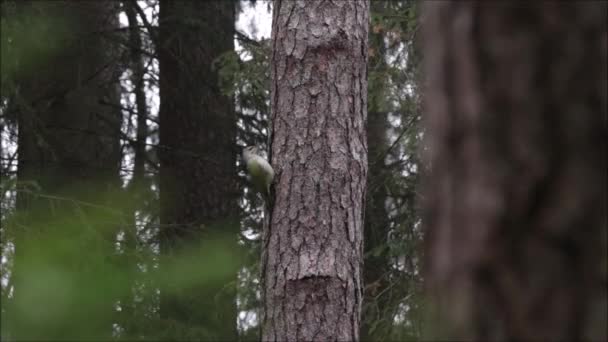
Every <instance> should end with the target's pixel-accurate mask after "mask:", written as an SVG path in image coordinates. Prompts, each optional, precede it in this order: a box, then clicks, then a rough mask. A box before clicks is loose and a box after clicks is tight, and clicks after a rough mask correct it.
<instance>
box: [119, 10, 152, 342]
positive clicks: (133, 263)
mask: <svg viewBox="0 0 608 342" xmlns="http://www.w3.org/2000/svg"><path fill="white" fill-rule="evenodd" d="M136 6H139V5H138V4H137V3H136V2H135V1H125V2H123V8H124V12H125V14H126V16H127V20H128V22H129V32H128V41H129V49H130V51H129V62H130V67H131V72H132V74H131V83H132V84H133V93H134V95H135V108H136V112H137V130H136V141H135V153H134V157H133V176H132V178H131V182H130V183H129V188H128V190H129V196H132V197H131V198H132V201H131V202H130V203H131V206H130V207H129V210H128V217H129V218H130V220H131V222H130V223H131V224H130V225H128V226H127V227H126V228H125V230H124V234H125V235H124V240H123V244H124V248H123V253H124V255H123V264H124V267H125V271H126V274H129V275H130V277H129V278H128V279H129V282H128V285H127V286H128V287H129V291H127V292H126V293H125V296H124V297H123V299H122V300H121V311H120V313H121V317H122V326H123V329H124V330H123V333H122V335H123V336H124V337H125V338H127V339H128V338H134V337H135V336H138V334H139V333H140V332H141V330H142V329H141V327H140V326H139V324H137V322H138V320H134V319H133V317H134V316H135V315H137V314H138V313H137V308H136V301H135V300H134V299H135V298H134V296H136V294H135V293H134V292H135V291H136V285H137V284H136V282H137V279H138V278H139V277H138V275H139V274H140V272H139V269H138V265H137V258H134V256H135V255H136V253H137V240H138V237H137V224H138V222H137V212H138V210H140V209H141V208H143V207H144V200H145V198H143V194H145V193H146V191H145V189H144V187H145V186H146V184H147V183H146V182H145V177H146V175H145V165H146V139H147V138H148V123H147V118H148V106H147V104H146V88H145V79H144V77H145V72H146V68H145V65H144V59H143V56H142V53H141V52H142V51H143V49H144V46H143V44H142V39H141V30H140V28H139V22H138V20H137V9H136Z"/></svg>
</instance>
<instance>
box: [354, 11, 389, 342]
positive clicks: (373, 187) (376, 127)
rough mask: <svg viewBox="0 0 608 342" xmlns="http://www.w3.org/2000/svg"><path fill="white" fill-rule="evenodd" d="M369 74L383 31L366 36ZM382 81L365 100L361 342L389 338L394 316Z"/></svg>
mask: <svg viewBox="0 0 608 342" xmlns="http://www.w3.org/2000/svg"><path fill="white" fill-rule="evenodd" d="M385 6H386V3H385V2H383V1H374V2H372V3H371V11H372V12H374V11H378V12H380V11H381V9H383V8H384V7H385ZM369 47H370V51H372V53H370V57H369V68H370V72H373V71H377V72H378V73H381V72H382V71H383V70H386V59H385V58H386V55H385V54H386V48H385V45H384V34H383V31H380V30H378V31H374V30H372V32H370V33H369ZM384 81H385V78H381V77H377V78H374V79H370V82H369V94H370V96H369V98H368V101H369V102H368V110H369V114H368V121H367V144H368V146H369V149H368V151H369V152H368V154H369V173H368V177H367V194H366V201H365V204H366V206H365V225H364V237H365V243H364V255H365V264H364V265H365V266H364V268H363V284H364V289H365V291H364V293H363V295H364V297H363V312H362V321H361V340H363V341H372V340H377V339H378V338H379V337H380V336H388V333H389V331H390V328H391V326H392V321H393V317H392V316H393V314H392V312H390V303H388V302H387V300H388V299H389V298H390V293H389V292H387V291H385V290H386V288H387V286H388V285H389V283H388V275H387V274H388V273H390V270H391V265H390V258H389V255H388V250H389V249H388V231H389V219H388V212H387V210H386V201H387V196H388V193H387V185H386V184H385V182H386V181H387V178H388V175H387V171H386V166H385V163H384V158H383V156H385V153H386V151H387V150H388V148H389V145H388V141H387V130H388V127H389V123H388V116H387V113H386V112H385V111H383V109H382V103H381V101H383V100H384V99H385V93H384V89H386V86H387V85H386V84H385V82H384Z"/></svg>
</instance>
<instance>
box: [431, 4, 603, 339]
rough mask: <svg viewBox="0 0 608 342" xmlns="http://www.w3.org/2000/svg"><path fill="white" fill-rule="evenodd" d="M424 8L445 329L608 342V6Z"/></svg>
mask: <svg viewBox="0 0 608 342" xmlns="http://www.w3.org/2000/svg"><path fill="white" fill-rule="evenodd" d="M425 5H426V8H425V9H426V13H425V18H426V22H425V25H426V27H425V29H426V32H425V39H426V50H425V53H424V56H425V59H426V60H425V62H426V73H427V76H428V80H429V89H428V92H427V93H426V96H427V100H426V104H427V118H426V119H427V138H428V139H427V142H428V144H429V149H430V154H429V156H428V157H429V159H428V162H429V164H430V167H431V170H432V171H431V175H430V177H429V179H428V182H427V198H426V201H427V206H426V210H427V211H426V214H425V219H426V225H427V229H428V235H427V237H426V238H427V241H426V242H427V252H426V256H427V260H426V262H427V280H428V282H429V284H430V289H431V291H432V293H433V294H435V295H436V297H435V298H436V300H437V305H438V309H439V311H440V314H441V316H443V318H444V319H447V321H448V322H449V325H448V326H447V327H446V328H447V330H446V331H444V332H443V333H444V334H447V337H449V338H451V339H475V340H481V341H488V340H504V339H509V340H531V341H558V340H559V341H561V340H564V341H578V340H597V341H600V340H606V325H607V323H608V322H607V313H606V310H607V302H606V286H607V280H608V279H607V273H606V267H607V260H606V258H607V256H606V249H607V246H606V239H607V236H606V131H605V127H606V111H607V99H606V97H607V91H608V89H607V87H606V72H607V70H606V65H607V60H606V59H607V58H606V56H607V46H606V44H607V43H606V37H607V30H606V25H607V18H606V16H607V13H608V9H607V5H606V3H605V2H577V3H547V2H531V3H529V4H526V5H522V4H520V3H500V4H493V5H491V6H484V5H481V3H480V2H429V3H425ZM435 337H446V336H435Z"/></svg>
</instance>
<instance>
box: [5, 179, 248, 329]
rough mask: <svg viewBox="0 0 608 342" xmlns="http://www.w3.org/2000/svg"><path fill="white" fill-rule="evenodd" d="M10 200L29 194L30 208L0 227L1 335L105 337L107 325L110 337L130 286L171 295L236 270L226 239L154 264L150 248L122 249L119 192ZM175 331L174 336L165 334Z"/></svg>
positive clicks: (122, 200)
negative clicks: (6, 285) (8, 260)
mask: <svg viewBox="0 0 608 342" xmlns="http://www.w3.org/2000/svg"><path fill="white" fill-rule="evenodd" d="M6 185H7V183H5V182H3V186H6ZM18 196H29V197H32V199H31V201H33V202H35V206H33V207H31V209H28V210H22V211H16V212H13V213H12V214H11V215H9V216H8V217H7V218H6V219H5V220H4V221H3V222H2V224H3V229H4V230H5V231H6V234H5V235H4V236H3V243H4V246H9V245H10V246H14V248H16V250H15V261H14V264H13V267H12V269H11V273H12V274H10V276H11V277H10V279H11V281H12V282H13V283H12V285H14V286H15V291H14V292H13V293H11V294H10V295H7V298H5V299H6V300H4V301H2V309H3V311H6V312H7V313H8V315H9V317H10V318H7V322H6V324H5V325H3V329H2V330H3V334H4V336H8V337H10V336H16V337H20V338H34V339H36V338H41V337H44V338H51V339H66V338H83V337H87V338H93V339H107V338H108V335H107V334H108V333H109V332H110V331H112V326H114V328H113V329H114V332H115V333H118V332H119V331H120V329H121V328H124V327H121V326H120V324H119V323H120V322H119V321H118V319H117V318H118V317H119V315H117V313H120V312H121V311H122V310H124V309H125V308H124V306H123V303H122V302H121V300H122V299H124V298H127V297H129V295H130V294H131V293H132V292H133V291H134V290H135V291H136V292H137V285H136V286H135V287H133V285H134V284H138V283H139V284H143V283H148V284H153V286H154V288H159V287H162V288H166V289H168V290H169V291H171V293H173V294H180V293H182V292H188V291H191V290H192V289H198V290H202V291H204V289H205V288H206V287H217V286H218V285H217V283H218V282H221V281H222V282H223V281H224V279H225V278H226V277H227V276H230V275H231V274H234V270H235V267H236V266H237V265H238V263H237V260H238V259H239V258H240V256H239V255H238V251H237V250H234V248H228V246H229V245H230V244H229V241H230V239H231V238H233V237H230V236H216V237H213V238H207V239H203V241H202V242H201V243H200V244H192V245H190V246H188V248H185V249H183V250H180V252H179V253H178V254H176V255H173V256H172V257H170V258H167V259H165V261H163V264H162V266H161V265H160V264H159V255H158V250H157V249H156V251H155V249H154V248H151V249H147V248H146V249H141V248H140V247H141V246H138V245H132V246H129V245H127V243H126V242H125V232H126V231H128V226H127V225H128V222H130V218H129V217H128V216H126V214H125V213H123V212H122V211H121V209H120V208H127V207H128V205H127V201H128V198H129V196H126V195H125V194H124V193H120V192H118V193H108V194H106V195H104V196H101V197H96V198H95V200H94V201H93V202H83V201H78V200H75V199H74V197H77V196H74V197H72V198H60V197H56V196H51V195H48V194H44V193H41V192H34V191H31V190H24V192H22V193H18ZM226 231H229V229H228V228H227V229H226ZM5 248H6V247H5ZM150 261H151V262H150ZM133 265H134V266H136V267H131V266H133ZM6 276H7V275H6V274H4V273H3V275H2V277H3V278H4V277H6ZM150 290H153V289H148V290H147V291H150ZM142 296H143V293H139V294H138V295H136V297H142ZM154 321H156V322H157V323H154V324H152V323H150V322H154ZM159 322H162V320H161V319H160V317H159V316H158V314H156V315H153V316H152V317H148V323H147V324H150V325H153V326H159V324H160V325H161V326H165V327H166V326H167V325H168V324H169V323H167V322H162V323H159ZM135 325H137V323H135ZM186 328H187V329H186ZM138 329H140V330H141V331H145V330H147V329H145V327H138ZM178 330H179V334H180V335H173V336H171V335H170V333H171V332H172V331H173V332H175V333H177V332H176V331H178ZM202 331H203V330H202V328H201V327H196V326H192V327H182V328H181V330H180V329H177V328H175V327H173V329H168V330H167V329H162V330H160V329H159V330H155V329H152V330H149V331H148V333H153V335H147V336H146V338H152V339H156V338H158V339H164V338H168V337H169V336H171V337H172V338H176V337H177V338H180V337H183V336H191V337H194V338H201V336H205V335H204V334H203V332H202ZM158 334H162V335H158ZM201 334H203V335H201ZM123 337H124V336H123Z"/></svg>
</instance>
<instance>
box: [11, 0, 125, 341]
mask: <svg viewBox="0 0 608 342" xmlns="http://www.w3.org/2000/svg"><path fill="white" fill-rule="evenodd" d="M116 5H117V3H115V2H112V1H100V2H95V3H93V2H71V1H53V2H19V3H18V4H17V6H18V10H19V14H20V15H21V17H20V19H21V22H20V25H23V32H29V31H30V30H32V27H34V29H33V30H36V28H43V27H45V26H46V29H44V30H39V31H35V32H38V33H39V35H38V36H36V37H30V36H28V35H27V34H23V35H21V36H18V38H17V40H16V42H15V45H16V46H17V49H19V51H20V52H19V57H18V58H19V65H20V66H21V69H20V70H19V71H18V79H19V91H18V100H17V101H18V106H19V108H18V127H19V137H18V151H19V167H18V179H19V181H20V182H21V184H22V186H25V184H28V182H35V183H36V184H37V187H39V190H38V189H34V188H32V187H27V188H28V189H30V190H32V189H34V190H33V193H30V192H27V191H21V192H19V193H18V197H17V209H18V211H19V212H20V213H21V214H22V215H23V217H26V218H25V219H24V220H23V222H22V224H23V227H25V228H23V229H22V230H20V231H19V232H18V235H17V238H16V239H17V240H16V246H15V250H16V252H15V253H16V254H15V264H14V268H13V272H14V273H13V275H14V284H15V290H14V300H13V302H14V303H13V304H14V305H12V312H11V313H10V316H11V318H10V319H11V320H12V322H13V324H14V325H11V326H10V327H8V328H9V329H14V331H13V333H14V337H15V338H17V339H25V340H33V339H42V338H44V339H66V338H76V339H83V338H95V339H99V338H109V337H110V336H111V333H112V317H113V311H114V301H115V300H116V299H117V298H116V297H114V296H113V295H112V293H113V292H112V291H111V290H110V289H107V291H104V292H103V293H96V297H95V298H88V297H87V296H85V295H82V293H83V292H84V291H87V290H85V289H90V290H88V291H95V288H94V287H92V286H94V283H95V281H96V280H95V279H97V280H98V279H99V278H95V277H101V276H103V273H104V270H105V266H106V264H104V260H91V258H94V259H98V258H100V255H102V256H108V257H109V256H110V255H111V254H112V251H113V243H112V241H113V239H114V237H115V233H116V228H117V224H118V223H117V221H114V222H116V225H115V224H109V223H108V222H111V220H113V219H116V217H108V216H106V215H107V211H104V210H101V211H97V210H95V209H93V208H92V207H90V206H88V205H86V204H83V203H91V204H95V205H101V206H106V207H109V203H108V202H106V201H105V199H104V196H105V195H106V194H111V193H112V192H113V191H115V190H116V189H117V188H118V187H119V186H120V179H119V167H120V159H121V154H120V140H119V136H120V125H121V111H120V110H119V109H117V106H118V104H119V87H118V76H119V75H120V68H119V66H120V64H119V63H118V62H117V59H116V58H117V53H116V52H117V49H116V47H115V46H114V45H113V42H112V41H111V40H110V39H108V38H109V37H108V34H109V33H110V32H112V30H113V29H115V28H116V27H117V26H118V21H117V15H116V14H117V6H116ZM104 30H105V31H104ZM49 47H50V48H49ZM107 104H113V105H107ZM39 193H42V194H44V195H45V196H52V197H53V198H50V197H46V198H41V197H39V196H38V194H39ZM104 213H105V214H104ZM103 220H105V221H104V223H103V224H101V223H100V222H101V221H103ZM91 227H94V228H96V229H98V231H97V234H98V235H97V236H99V240H96V242H92V243H90V244H89V243H87V242H84V241H82V239H80V237H81V236H85V235H87V234H90V228H91ZM39 234H41V235H39ZM39 236H43V237H46V238H49V237H50V238H52V239H58V240H52V241H53V242H49V243H57V242H58V241H62V242H65V243H66V244H69V246H68V245H66V246H49V248H48V250H46V249H45V250H40V248H41V244H40V241H38V239H39ZM61 252H65V253H67V254H62V255H60V253H61ZM82 264H86V265H87V266H86V267H85V268H82ZM45 277H46V278H45ZM35 283H40V284H45V286H44V287H37V286H32V285H33V284H35ZM60 284H61V285H60ZM61 291H70V293H69V294H67V295H68V296H70V297H69V300H65V301H60V302H58V298H64V299H65V298H66V297H61ZM58 292H59V294H58ZM34 298H35V301H32V300H33V299H34ZM82 312H87V314H88V315H89V319H87V320H83V319H82Z"/></svg>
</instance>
